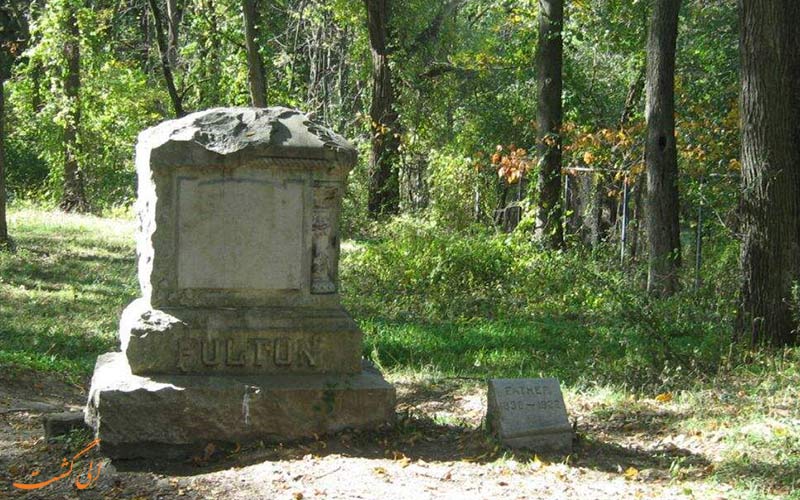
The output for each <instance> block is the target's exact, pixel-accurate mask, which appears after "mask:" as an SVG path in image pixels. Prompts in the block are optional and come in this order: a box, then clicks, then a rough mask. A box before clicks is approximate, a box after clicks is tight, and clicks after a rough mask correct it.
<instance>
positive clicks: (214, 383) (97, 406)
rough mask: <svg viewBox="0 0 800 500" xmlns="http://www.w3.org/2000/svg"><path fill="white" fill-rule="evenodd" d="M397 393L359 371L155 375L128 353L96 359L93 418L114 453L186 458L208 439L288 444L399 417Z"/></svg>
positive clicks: (373, 374) (104, 445)
mask: <svg viewBox="0 0 800 500" xmlns="http://www.w3.org/2000/svg"><path fill="white" fill-rule="evenodd" d="M394 407H395V391H394V388H393V387H392V386H391V385H390V384H389V383H387V382H386V381H385V380H384V379H383V377H382V376H381V374H380V372H378V371H377V370H375V369H374V368H372V367H369V366H365V367H364V369H363V370H362V372H361V373H359V374H355V375H250V376H246V375H242V376H232V375H228V376H225V375H219V376H208V375H204V376H199V375H153V376H146V377H144V376H138V375H134V374H133V373H132V372H131V369H130V365H129V364H128V360H127V358H126V356H125V354H123V353H107V354H103V355H101V356H99V357H98V358H97V364H96V366H95V371H94V376H93V377H92V386H91V389H90V392H89V402H88V404H87V406H86V410H85V413H86V422H87V424H89V425H90V426H91V427H92V428H93V429H94V431H95V436H96V437H97V438H99V439H100V446H101V449H103V452H104V453H105V454H107V455H108V456H111V457H112V458H138V457H152V456H159V457H164V456H172V457H176V456H180V455H183V454H185V453H187V452H192V451H194V450H195V449H199V450H202V449H203V447H205V446H206V445H207V444H208V443H241V444H245V443H247V442H252V441H255V440H263V441H268V442H285V441H289V440H292V439H298V438H304V437H312V436H314V435H315V434H316V435H321V434H325V433H329V432H335V431H339V430H342V429H346V428H354V429H371V428H377V427H380V426H381V425H385V424H390V423H392V421H393V419H394Z"/></svg>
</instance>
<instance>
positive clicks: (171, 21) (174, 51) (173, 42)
mask: <svg viewBox="0 0 800 500" xmlns="http://www.w3.org/2000/svg"><path fill="white" fill-rule="evenodd" d="M181 14H182V12H181V9H180V8H179V7H178V0H167V29H168V31H169V36H168V39H167V60H168V61H169V65H170V67H171V68H172V69H175V68H177V67H178V28H179V27H180V24H181Z"/></svg>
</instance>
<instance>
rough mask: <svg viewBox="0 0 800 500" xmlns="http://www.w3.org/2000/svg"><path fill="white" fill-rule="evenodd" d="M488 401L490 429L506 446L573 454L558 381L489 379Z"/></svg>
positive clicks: (553, 379) (565, 409) (570, 433)
mask: <svg viewBox="0 0 800 500" xmlns="http://www.w3.org/2000/svg"><path fill="white" fill-rule="evenodd" d="M488 399H489V401H488V405H487V408H488V409H487V414H486V419H487V422H488V424H489V429H490V430H491V431H492V432H493V433H495V434H496V435H497V436H498V438H500V440H501V441H502V442H503V444H505V445H506V446H510V447H512V448H527V449H532V450H536V451H548V452H557V453H570V452H571V451H572V437H573V431H572V426H571V425H570V423H569V419H568V418H567V408H566V406H565V405H564V397H563V396H562V394H561V388H560V387H559V384H558V380H557V379H555V378H538V379H531V378H519V379H490V380H489V391H488Z"/></svg>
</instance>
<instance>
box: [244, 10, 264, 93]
mask: <svg viewBox="0 0 800 500" xmlns="http://www.w3.org/2000/svg"><path fill="white" fill-rule="evenodd" d="M256 1H257V0H242V11H243V12H244V42H245V45H246V47H247V70H248V73H249V77H250V78H249V83H250V101H251V102H252V103H253V106H256V107H258V108H266V107H267V83H266V81H265V80H264V63H263V62H262V60H261V55H260V54H259V53H258V42H257V40H258V31H257V28H256V25H257V23H258V9H257V8H256Z"/></svg>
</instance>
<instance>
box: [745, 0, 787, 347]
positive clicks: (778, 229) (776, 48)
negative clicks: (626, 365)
mask: <svg viewBox="0 0 800 500" xmlns="http://www.w3.org/2000/svg"><path fill="white" fill-rule="evenodd" d="M739 13H740V53H741V77H742V92H741V116H742V189H743V193H742V204H741V208H742V222H743V236H744V237H743V241H742V247H741V265H742V304H741V309H740V313H739V318H738V325H737V326H738V328H737V329H738V332H739V334H740V335H742V334H743V335H744V336H746V337H749V339H750V341H751V342H752V343H753V344H756V343H762V342H766V343H770V344H773V345H786V344H795V343H797V339H798V334H797V332H798V330H797V318H796V317H795V318H793V317H792V303H793V300H792V287H793V286H797V284H798V282H800V122H798V115H800V29H798V25H797V22H798V19H800V2H797V0H740V1H739ZM794 304H795V306H796V305H797V303H796V302H794Z"/></svg>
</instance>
